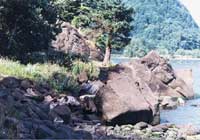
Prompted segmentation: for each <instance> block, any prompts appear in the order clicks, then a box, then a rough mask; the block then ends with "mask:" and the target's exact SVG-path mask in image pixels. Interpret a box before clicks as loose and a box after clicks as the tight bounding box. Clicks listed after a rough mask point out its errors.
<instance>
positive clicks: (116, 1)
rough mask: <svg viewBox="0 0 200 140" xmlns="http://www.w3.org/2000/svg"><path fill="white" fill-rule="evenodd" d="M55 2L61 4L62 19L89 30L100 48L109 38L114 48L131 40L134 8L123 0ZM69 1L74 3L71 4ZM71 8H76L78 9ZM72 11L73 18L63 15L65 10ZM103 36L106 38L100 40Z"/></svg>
mask: <svg viewBox="0 0 200 140" xmlns="http://www.w3.org/2000/svg"><path fill="white" fill-rule="evenodd" d="M55 3H56V4H57V3H59V4H60V5H61V6H58V8H61V14H60V15H61V19H62V20H65V21H70V22H71V23H72V24H73V25H74V26H75V27H77V28H79V29H81V31H82V32H85V30H87V31H89V32H87V34H86V36H87V37H88V39H90V40H93V41H95V42H96V43H97V45H99V44H100V46H99V47H100V48H105V46H107V42H108V40H109V39H110V40H111V41H110V42H111V45H112V48H116V49H120V48H122V47H124V46H125V45H127V44H128V42H129V41H130V39H129V35H130V34H129V33H130V31H131V28H132V27H131V25H130V23H131V21H132V20H133V18H132V14H133V9H132V8H127V7H126V6H125V4H124V3H123V2H122V0H100V1H94V0H84V1H81V2H78V0H75V1H74V0H67V1H64V0H56V2H55ZM69 3H72V4H71V5H69ZM68 5H69V6H68ZM62 7H65V8H62ZM71 7H73V8H71ZM75 7H76V8H75ZM62 9H65V10H62ZM71 9H76V11H73V10H71ZM70 11H73V18H70V20H69V18H68V17H69V16H62V15H64V14H65V12H69V13H70ZM110 36H111V37H110ZM101 37H104V39H101V42H98V41H99V38H101ZM102 46H104V47H102Z"/></svg>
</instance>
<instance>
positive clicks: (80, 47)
mask: <svg viewBox="0 0 200 140" xmlns="http://www.w3.org/2000/svg"><path fill="white" fill-rule="evenodd" d="M61 28H62V31H61V33H59V34H58V35H57V36H56V40H54V41H52V47H53V48H54V49H55V50H57V51H61V52H64V53H66V54H70V55H74V56H78V57H83V58H86V59H88V57H89V56H90V48H89V47H88V44H87V43H86V41H85V39H84V37H83V36H82V35H81V34H80V33H79V32H78V31H77V29H75V28H74V27H72V26H71V25H70V24H69V23H66V22H63V23H62V24H61Z"/></svg>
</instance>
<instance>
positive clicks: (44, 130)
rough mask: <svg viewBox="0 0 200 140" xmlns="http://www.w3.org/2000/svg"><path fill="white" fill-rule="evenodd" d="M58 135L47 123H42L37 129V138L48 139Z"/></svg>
mask: <svg viewBox="0 0 200 140" xmlns="http://www.w3.org/2000/svg"><path fill="white" fill-rule="evenodd" d="M55 135H56V132H55V131H53V130H52V129H50V128H48V127H47V126H45V125H40V126H39V127H38V128H37V130H36V139H46V138H50V137H53V136H55Z"/></svg>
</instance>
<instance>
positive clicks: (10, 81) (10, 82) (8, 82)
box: [1, 77, 20, 88]
mask: <svg viewBox="0 0 200 140" xmlns="http://www.w3.org/2000/svg"><path fill="white" fill-rule="evenodd" d="M1 83H2V84H3V85H4V86H5V87H7V88H17V87H19V86H20V80H18V79H16V78H15V77H6V78H4V79H3V80H2V81H1Z"/></svg>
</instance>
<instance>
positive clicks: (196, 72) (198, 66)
mask: <svg viewBox="0 0 200 140" xmlns="http://www.w3.org/2000/svg"><path fill="white" fill-rule="evenodd" d="M127 61H130V59H129V58H120V57H114V58H112V62H113V63H121V62H127ZM170 63H171V65H172V66H173V68H174V69H192V71H193V79H194V85H193V88H194V92H195V96H196V98H195V99H194V100H190V101H187V103H186V105H185V106H181V107H178V108H177V109H175V110H168V111H162V112H161V122H169V123H173V124H178V125H179V124H181V125H182V124H192V125H195V126H198V127H200V107H193V106H192V105H194V104H199V105H200V98H199V97H200V60H171V61H170Z"/></svg>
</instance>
